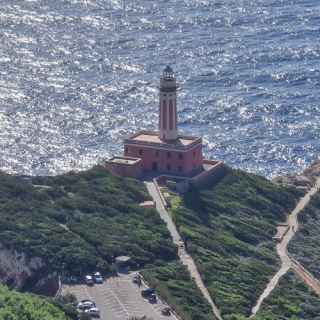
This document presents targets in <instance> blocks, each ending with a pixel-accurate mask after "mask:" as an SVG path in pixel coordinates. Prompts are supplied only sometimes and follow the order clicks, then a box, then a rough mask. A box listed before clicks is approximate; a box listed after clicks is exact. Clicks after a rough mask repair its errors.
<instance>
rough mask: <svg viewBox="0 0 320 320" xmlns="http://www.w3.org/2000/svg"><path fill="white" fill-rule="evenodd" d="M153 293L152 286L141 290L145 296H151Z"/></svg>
mask: <svg viewBox="0 0 320 320" xmlns="http://www.w3.org/2000/svg"><path fill="white" fill-rule="evenodd" d="M152 294H154V289H151V288H147V289H143V290H142V291H141V295H142V296H143V297H144V298H148V297H150V296H151V295H152Z"/></svg>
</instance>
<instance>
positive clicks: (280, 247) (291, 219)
mask: <svg viewBox="0 0 320 320" xmlns="http://www.w3.org/2000/svg"><path fill="white" fill-rule="evenodd" d="M319 188H320V178H317V180H316V183H315V185H314V187H313V188H311V189H310V190H309V191H308V192H307V193H306V194H305V196H304V197H303V198H301V199H300V201H299V202H298V204H297V206H296V207H295V208H294V210H293V211H292V212H291V214H290V215H289V216H288V219H287V223H288V226H289V231H288V232H287V233H286V234H285V236H284V237H283V239H282V240H281V242H279V243H278V244H277V253H278V255H279V257H280V259H281V268H280V270H279V271H278V272H277V273H276V274H275V275H274V277H273V278H272V279H271V280H270V282H269V283H268V285H267V287H266V288H265V290H264V292H263V293H262V295H261V296H260V297H259V299H258V302H257V304H256V305H255V306H254V307H253V308H252V314H251V317H253V316H254V315H256V313H257V312H258V311H259V309H260V306H261V304H262V302H263V301H264V299H266V298H267V297H268V296H269V295H270V293H271V292H272V290H273V289H274V288H275V287H276V286H277V284H278V282H279V280H280V278H281V277H282V276H283V275H285V274H286V273H287V272H288V270H289V269H290V268H291V267H293V269H294V270H295V271H296V273H297V274H298V275H299V276H300V277H301V278H302V279H303V281H304V282H305V283H306V284H307V285H309V286H310V287H311V288H312V289H314V287H315V286H316V285H315V283H314V281H316V280H315V279H314V278H313V277H312V276H311V275H310V274H309V273H304V272H303V270H305V269H304V268H303V267H302V266H301V265H300V264H299V263H298V264H297V262H293V261H292V260H291V258H290V256H289V255H288V251H287V247H288V244H289V242H290V241H291V239H292V237H293V236H294V234H295V233H296V232H297V230H298V227H299V223H298V218H297V217H298V214H299V213H300V212H301V211H302V210H303V209H304V208H305V206H306V205H307V204H308V203H309V201H310V200H311V197H312V196H313V195H314V194H316V193H317V192H318V191H319ZM297 265H298V266H297ZM297 270H298V271H297ZM307 274H308V277H307V276H306V275H307ZM310 276H311V277H312V279H313V280H314V281H312V280H310V279H311V278H310ZM307 279H308V280H307ZM311 284H312V285H311ZM319 289H320V286H319Z"/></svg>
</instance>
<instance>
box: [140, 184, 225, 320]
mask: <svg viewBox="0 0 320 320" xmlns="http://www.w3.org/2000/svg"><path fill="white" fill-rule="evenodd" d="M145 184H146V186H147V189H148V192H149V194H150V195H151V197H152V198H153V201H154V202H155V203H156V209H157V211H158V212H159V214H160V216H161V218H162V219H163V220H164V221H165V222H166V224H167V228H168V230H169V232H170V234H171V237H172V240H173V242H174V243H175V244H176V245H178V247H179V251H178V255H179V258H180V260H181V262H182V263H183V264H184V265H185V266H187V268H188V270H189V272H190V276H191V278H193V279H194V280H195V282H196V284H197V286H198V288H199V289H200V290H201V292H202V294H203V296H204V297H205V298H206V299H207V301H208V303H209V304H210V306H211V308H212V311H213V313H214V315H215V316H216V317H217V318H218V319H219V320H222V318H221V315H220V311H219V309H218V308H217V306H216V305H215V304H214V302H213V300H212V298H211V296H210V294H209V292H208V290H207V288H206V286H205V285H204V283H203V281H202V279H201V276H200V273H199V271H198V269H197V267H196V264H195V263H194V260H193V259H192V257H191V256H190V255H189V254H188V253H187V252H186V250H185V248H184V247H180V246H179V244H181V243H182V239H181V237H180V235H179V233H178V230H177V228H176V226H175V224H174V223H173V221H172V219H171V216H170V215H169V213H168V211H167V210H166V208H165V207H164V205H163V203H162V201H161V198H160V196H159V193H158V190H157V188H156V186H155V185H154V183H153V182H150V181H146V182H145Z"/></svg>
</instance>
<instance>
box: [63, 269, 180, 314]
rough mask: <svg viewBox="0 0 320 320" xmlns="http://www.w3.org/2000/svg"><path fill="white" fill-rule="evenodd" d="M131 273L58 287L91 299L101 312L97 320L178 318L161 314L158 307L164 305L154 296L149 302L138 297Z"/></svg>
mask: <svg viewBox="0 0 320 320" xmlns="http://www.w3.org/2000/svg"><path fill="white" fill-rule="evenodd" d="M132 278H133V274H129V275H120V276H119V277H114V278H110V279H107V280H106V281H105V282H104V283H103V284H96V285H94V286H92V287H89V286H87V285H73V286H66V285H64V286H63V288H62V292H63V294H66V293H67V292H69V293H72V294H74V295H75V296H76V297H77V299H78V301H81V300H83V299H90V300H93V301H95V303H96V305H97V307H98V308H99V309H100V311H101V318H100V319H101V320H127V319H129V317H131V316H138V317H142V316H144V315H146V316H147V317H150V318H151V319H153V320H165V319H168V320H178V319H177V318H176V317H175V316H174V315H171V316H163V315H162V314H161V309H162V308H164V307H165V306H167V305H165V304H164V303H163V302H162V301H160V300H159V299H158V302H157V303H156V304H150V303H149V302H148V301H147V300H145V299H143V298H142V297H141V290H142V289H144V288H145V286H144V285H143V286H142V287H141V288H140V289H139V288H138V286H137V285H136V284H134V283H133V282H132Z"/></svg>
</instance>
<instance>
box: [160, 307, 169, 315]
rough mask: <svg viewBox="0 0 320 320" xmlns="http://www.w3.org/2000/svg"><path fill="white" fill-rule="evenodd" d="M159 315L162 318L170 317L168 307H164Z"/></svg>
mask: <svg viewBox="0 0 320 320" xmlns="http://www.w3.org/2000/svg"><path fill="white" fill-rule="evenodd" d="M161 314H162V315H164V316H171V309H170V307H164V308H163V309H161Z"/></svg>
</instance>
